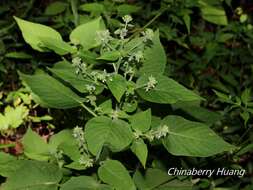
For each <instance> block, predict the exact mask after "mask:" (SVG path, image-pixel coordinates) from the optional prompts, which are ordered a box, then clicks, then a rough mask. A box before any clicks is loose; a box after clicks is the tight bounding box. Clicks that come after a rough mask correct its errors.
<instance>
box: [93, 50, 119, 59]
mask: <svg viewBox="0 0 253 190" xmlns="http://www.w3.org/2000/svg"><path fill="white" fill-rule="evenodd" d="M120 56H121V54H120V52H119V51H109V52H105V53H103V54H102V55H101V56H100V57H98V58H97V59H101V60H106V61H116V60H118V59H119V58H120Z"/></svg>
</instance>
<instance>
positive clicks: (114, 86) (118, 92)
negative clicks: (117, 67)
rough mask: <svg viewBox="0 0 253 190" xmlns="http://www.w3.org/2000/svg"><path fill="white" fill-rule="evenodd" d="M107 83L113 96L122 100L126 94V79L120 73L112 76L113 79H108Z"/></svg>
mask: <svg viewBox="0 0 253 190" xmlns="http://www.w3.org/2000/svg"><path fill="white" fill-rule="evenodd" d="M106 83H107V85H108V87H109V89H110V90H111V92H112V94H113V96H114V97H115V98H116V100H117V101H118V102H120V99H121V97H122V96H123V95H124V93H125V92H126V89H127V81H126V79H125V78H124V77H123V76H121V75H119V74H115V75H113V76H112V78H111V80H107V81H106Z"/></svg>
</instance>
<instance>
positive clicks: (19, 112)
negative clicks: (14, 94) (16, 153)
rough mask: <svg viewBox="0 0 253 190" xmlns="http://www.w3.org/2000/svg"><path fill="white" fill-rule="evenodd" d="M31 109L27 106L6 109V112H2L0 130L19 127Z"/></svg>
mask: <svg viewBox="0 0 253 190" xmlns="http://www.w3.org/2000/svg"><path fill="white" fill-rule="evenodd" d="M28 113H29V110H28V108H27V107H25V106H22V105H20V106H18V107H15V108H13V107H10V106H7V107H6V108H5V109H4V114H1V113H0V131H2V130H7V129H9V128H14V129H15V128H18V127H19V126H20V125H21V124H22V123H23V122H24V121H25V119H26V117H27V116H28Z"/></svg>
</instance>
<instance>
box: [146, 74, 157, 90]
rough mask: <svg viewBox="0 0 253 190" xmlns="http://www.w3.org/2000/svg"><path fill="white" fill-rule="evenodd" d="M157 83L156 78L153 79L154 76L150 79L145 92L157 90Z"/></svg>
mask: <svg viewBox="0 0 253 190" xmlns="http://www.w3.org/2000/svg"><path fill="white" fill-rule="evenodd" d="M157 83H158V82H157V80H156V78H155V77H153V76H150V77H148V83H147V85H146V87H145V91H146V92H148V91H149V90H151V89H153V88H155V87H156V85H157Z"/></svg>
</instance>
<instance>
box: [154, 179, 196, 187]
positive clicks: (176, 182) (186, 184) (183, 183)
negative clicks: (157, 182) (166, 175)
mask: <svg viewBox="0 0 253 190" xmlns="http://www.w3.org/2000/svg"><path fill="white" fill-rule="evenodd" d="M174 189H176V190H192V183H191V182H190V181H188V180H185V181H180V180H178V179H175V180H172V181H169V182H167V183H165V184H163V185H161V186H159V187H158V188H157V190H174Z"/></svg>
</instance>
